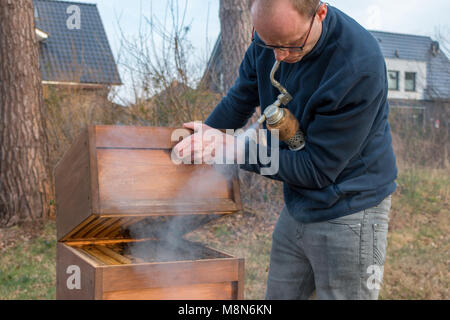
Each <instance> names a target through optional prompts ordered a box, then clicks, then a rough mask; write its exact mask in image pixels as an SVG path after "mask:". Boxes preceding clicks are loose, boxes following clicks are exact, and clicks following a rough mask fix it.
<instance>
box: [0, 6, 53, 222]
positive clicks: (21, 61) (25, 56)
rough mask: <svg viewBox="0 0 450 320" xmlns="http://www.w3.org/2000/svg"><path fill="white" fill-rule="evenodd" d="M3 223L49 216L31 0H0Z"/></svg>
mask: <svg viewBox="0 0 450 320" xmlns="http://www.w3.org/2000/svg"><path fill="white" fill-rule="evenodd" d="M0 83H1V86H0V226H11V225H14V224H16V223H17V222H19V221H22V220H36V219H41V218H46V217H48V214H49V199H50V196H51V183H50V178H49V177H50V175H49V174H48V167H47V164H48V161H47V160H48V149H47V144H46V135H45V120H44V113H43V108H44V107H43V98H42V87H41V75H40V71H39V53H38V44H37V41H36V36H35V27H34V10H33V1H32V0H14V1H11V0H0Z"/></svg>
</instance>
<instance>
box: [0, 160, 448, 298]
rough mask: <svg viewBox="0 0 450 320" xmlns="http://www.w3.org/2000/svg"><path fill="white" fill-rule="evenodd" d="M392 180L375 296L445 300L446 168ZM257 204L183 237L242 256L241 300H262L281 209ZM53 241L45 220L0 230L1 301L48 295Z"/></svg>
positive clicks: (406, 171) (51, 294) (408, 171)
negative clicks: (383, 261) (385, 245)
mask: <svg viewBox="0 0 450 320" xmlns="http://www.w3.org/2000/svg"><path fill="white" fill-rule="evenodd" d="M397 182H398V189H397V191H396V192H395V194H394V196H393V203H392V210H391V223H390V231H389V234H388V251H387V259H386V265H385V274H384V280H383V285H382V289H381V292H380V298H381V299H449V298H450V290H449V286H450V272H449V270H450V241H449V240H450V239H449V235H450V212H449V207H450V203H449V202H450V197H449V196H450V173H449V172H448V170H447V171H446V170H433V169H427V168H414V167H412V168H402V170H401V173H400V175H399V178H398V180H397ZM275 202H277V201H275ZM262 206H263V207H264V208H266V210H265V211H264V210H260V211H259V212H258V213H257V212H252V211H251V210H246V211H244V212H241V213H238V214H235V215H233V216H225V217H222V218H220V219H218V220H216V221H214V222H212V223H210V224H208V225H205V226H203V227H201V228H200V229H198V230H197V231H195V232H193V233H191V234H189V235H188V238H189V239H192V240H195V241H201V242H202V243H205V244H207V245H209V246H211V247H213V248H217V249H220V250H223V251H225V252H228V253H230V254H232V255H235V256H238V257H243V258H245V297H246V299H263V298H264V293H265V287H266V278H267V271H268V263H269V252H270V246H271V240H272V239H271V235H272V230H273V227H274V225H275V222H276V218H277V212H279V209H280V207H279V203H278V202H277V205H276V206H275V207H273V208H271V210H269V209H268V208H270V203H268V202H265V203H263V204H262ZM27 233H30V234H34V235H33V236H30V237H27V236H26V235H27ZM8 234H9V237H8ZM55 238H56V237H55V223H54V222H52V221H49V222H47V223H45V224H44V225H43V226H42V227H39V228H38V229H37V230H35V231H33V232H27V231H26V230H24V229H23V228H21V227H14V228H11V229H6V230H5V229H3V230H2V229H0V299H54V298H55V283H56V281H55V260H56V259H55V258H56V257H55V255H56V253H55V246H56V239H55Z"/></svg>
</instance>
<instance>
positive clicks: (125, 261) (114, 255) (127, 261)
mask: <svg viewBox="0 0 450 320" xmlns="http://www.w3.org/2000/svg"><path fill="white" fill-rule="evenodd" d="M95 247H96V248H97V249H98V250H100V251H101V252H103V253H104V254H106V255H107V256H110V257H111V258H113V259H114V260H117V261H118V262H120V263H122V264H130V263H131V260H130V259H128V258H126V257H124V256H122V255H121V254H118V253H117V252H115V251H114V250H111V249H110V248H108V247H105V246H102V245H97V246H95Z"/></svg>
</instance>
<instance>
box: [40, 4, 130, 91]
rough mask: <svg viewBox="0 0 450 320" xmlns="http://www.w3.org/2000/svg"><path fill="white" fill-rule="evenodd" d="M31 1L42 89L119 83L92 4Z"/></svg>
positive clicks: (94, 86)
mask: <svg viewBox="0 0 450 320" xmlns="http://www.w3.org/2000/svg"><path fill="white" fill-rule="evenodd" d="M33 4H34V16H35V26H36V37H37V39H38V41H39V56H40V68H41V75H42V82H43V84H44V93H45V87H46V86H54V87H58V88H61V87H76V88H82V89H85V90H86V89H90V90H103V89H107V88H109V87H110V86H113V85H121V84H122V83H121V79H120V76H119V72H118V70H117V65H116V63H115V61H114V57H113V54H112V51H111V48H110V45H109V42H108V39H107V36H106V33H105V29H104V27H103V24H102V20H101V18H100V14H99V12H98V9H97V6H96V5H95V4H86V3H77V2H66V1H54V0H33Z"/></svg>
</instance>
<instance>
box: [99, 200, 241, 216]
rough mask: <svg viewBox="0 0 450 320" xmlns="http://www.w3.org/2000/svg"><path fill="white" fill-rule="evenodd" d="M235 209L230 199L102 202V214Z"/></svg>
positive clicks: (204, 212)
mask: <svg viewBox="0 0 450 320" xmlns="http://www.w3.org/2000/svg"><path fill="white" fill-rule="evenodd" d="M235 211H237V207H236V204H235V203H234V201H233V200H231V199H205V200H204V201H203V202H201V201H183V202H182V201H178V202H176V201H171V200H151V199H143V200H135V201H123V200H121V199H114V200H109V201H108V202H104V203H103V204H102V209H101V210H100V214H101V215H102V216H105V217H106V216H109V215H111V216H123V215H128V214H130V215H133V214H134V215H143V216H160V215H171V216H172V215H187V214H208V213H211V214H212V213H216V214H227V213H232V212H235Z"/></svg>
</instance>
